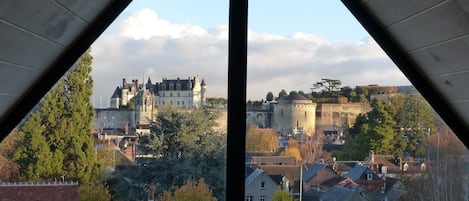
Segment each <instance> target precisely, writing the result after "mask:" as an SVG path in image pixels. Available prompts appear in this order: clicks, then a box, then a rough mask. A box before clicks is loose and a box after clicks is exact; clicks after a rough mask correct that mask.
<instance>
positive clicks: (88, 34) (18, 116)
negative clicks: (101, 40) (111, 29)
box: [0, 0, 132, 140]
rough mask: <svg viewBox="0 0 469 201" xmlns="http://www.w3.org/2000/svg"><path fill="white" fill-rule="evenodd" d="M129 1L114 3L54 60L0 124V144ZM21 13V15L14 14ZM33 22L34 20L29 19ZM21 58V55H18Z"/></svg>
mask: <svg viewBox="0 0 469 201" xmlns="http://www.w3.org/2000/svg"><path fill="white" fill-rule="evenodd" d="M131 1H132V0H114V1H113V2H112V3H111V4H110V5H109V6H108V7H107V8H105V10H103V12H101V14H99V15H98V17H97V18H96V20H94V21H93V22H91V23H90V24H89V26H88V27H87V29H86V30H85V31H84V32H83V33H82V34H81V35H80V36H79V37H78V38H77V39H76V40H75V41H74V42H73V43H72V44H71V45H70V46H69V47H68V48H66V49H65V51H64V52H63V53H62V54H61V55H60V56H59V57H58V58H57V59H56V60H55V62H54V63H53V64H52V65H51V66H50V67H49V68H48V70H47V71H46V72H44V73H43V74H42V75H41V77H40V78H39V79H38V80H37V81H36V82H35V83H34V84H33V85H32V86H31V87H30V88H29V89H28V91H27V93H26V94H24V95H23V96H22V97H21V98H20V100H19V101H18V102H17V103H16V104H15V105H14V106H13V107H11V108H9V110H8V112H7V113H6V114H5V116H4V117H3V118H2V119H1V120H0V128H1V129H0V140H3V139H4V138H5V137H6V136H7V135H8V134H9V133H10V132H11V131H12V130H13V129H14V128H15V127H16V126H17V125H18V124H19V123H20V122H21V120H22V119H23V118H25V116H26V115H27V114H28V113H29V112H30V111H31V110H32V109H33V108H34V106H36V104H37V103H38V102H39V101H40V100H41V98H42V97H43V96H44V95H45V94H46V93H47V92H48V91H49V90H50V89H51V88H52V86H54V84H55V83H56V82H57V81H58V80H59V79H60V78H61V77H62V76H63V75H64V74H65V72H67V70H68V69H70V67H71V66H72V65H73V64H74V63H75V62H76V61H77V60H78V58H79V57H80V56H81V55H82V54H83V53H84V52H85V51H86V50H87V49H88V48H89V47H90V46H91V44H92V43H93V42H94V41H95V40H96V39H97V38H98V37H99V36H100V35H101V34H102V33H103V32H104V30H106V28H107V27H108V26H109V25H110V24H111V23H112V22H113V21H114V19H116V18H117V16H118V15H119V14H120V13H121V12H122V11H123V10H124V9H125V8H126V7H127V6H128V5H129V3H130V2H131ZM18 12H21V11H18ZM32 20H34V19H32ZM18 54H21V52H18Z"/></svg>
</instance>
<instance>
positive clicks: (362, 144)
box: [245, 1, 469, 200]
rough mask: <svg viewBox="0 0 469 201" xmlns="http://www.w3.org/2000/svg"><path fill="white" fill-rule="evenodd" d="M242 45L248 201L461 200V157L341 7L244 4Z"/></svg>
mask: <svg viewBox="0 0 469 201" xmlns="http://www.w3.org/2000/svg"><path fill="white" fill-rule="evenodd" d="M248 37H249V43H248V83H247V85H248V86H247V91H248V94H247V97H248V101H247V114H246V127H247V133H246V140H247V141H246V174H245V176H246V186H245V194H246V195H245V196H246V199H247V200H248V198H249V199H252V200H260V199H263V198H265V199H266V200H270V199H272V198H273V197H276V198H279V197H284V199H287V200H291V198H285V197H288V196H291V197H294V198H295V199H298V200H302V199H304V200H310V199H313V200H319V199H321V200H345V199H346V198H349V197H351V195H352V194H355V195H357V196H360V197H363V198H364V200H385V199H388V200H397V199H401V200H431V199H433V198H435V197H437V198H438V199H450V200H463V199H465V198H467V195H468V192H469V190H468V189H467V187H466V186H467V185H466V183H465V180H467V179H468V178H467V171H468V170H467V165H468V164H467V160H466V159H465V158H466V157H467V148H466V147H464V145H463V144H462V143H461V142H460V141H459V140H458V139H457V138H456V137H455V136H454V134H453V133H452V131H451V130H450V129H449V128H448V126H447V125H446V124H445V123H444V122H443V121H442V120H441V118H440V117H439V116H438V115H437V114H436V112H435V111H434V110H433V109H432V108H431V107H430V106H429V104H428V103H427V102H426V101H425V100H424V99H423V97H422V96H421V95H420V94H419V93H418V92H417V91H416V89H415V88H414V87H413V86H412V85H411V84H410V82H409V81H408V80H407V79H406V77H405V76H404V75H403V74H402V73H401V72H400V71H399V69H398V68H397V67H396V66H395V65H394V64H393V62H392V61H391V60H390V59H389V58H388V57H387V55H386V54H385V53H384V52H383V51H382V50H381V49H380V47H379V46H378V45H377V44H376V42H375V41H374V40H373V39H372V38H371V37H370V36H369V35H368V34H367V33H366V31H365V30H364V29H363V28H362V27H361V25H360V24H358V22H357V20H356V19H355V18H354V17H353V16H352V15H351V14H350V13H349V11H348V10H347V9H346V8H345V7H344V6H343V5H342V4H341V2H338V1H337V2H335V1H331V2H320V3H319V2H309V1H300V2H295V3H290V2H289V3H286V2H270V1H269V2H259V1H251V2H250V4H249V36H248ZM448 169H451V170H454V172H452V171H447V170H448ZM455 175H459V177H458V178H457V179H456V177H457V176H455ZM448 186H454V188H447V187H448ZM457 192H459V193H457ZM341 196H344V197H341Z"/></svg>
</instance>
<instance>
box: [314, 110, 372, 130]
mask: <svg viewBox="0 0 469 201" xmlns="http://www.w3.org/2000/svg"><path fill="white" fill-rule="evenodd" d="M370 110H371V107H370V104H367V103H347V104H331V103H322V104H318V106H317V109H316V127H317V129H318V130H323V131H332V130H335V131H339V132H341V131H343V130H345V129H346V128H350V127H351V126H353V124H354V123H355V119H356V117H357V115H358V114H363V113H367V112H369V111H370Z"/></svg>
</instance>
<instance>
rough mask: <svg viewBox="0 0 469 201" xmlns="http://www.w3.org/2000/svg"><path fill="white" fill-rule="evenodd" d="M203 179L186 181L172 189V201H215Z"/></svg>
mask: <svg viewBox="0 0 469 201" xmlns="http://www.w3.org/2000/svg"><path fill="white" fill-rule="evenodd" d="M216 200H217V199H216V198H215V197H213V195H212V192H210V189H209V188H208V186H207V185H205V182H204V179H203V178H201V179H199V181H198V182H194V181H188V182H186V184H184V185H183V186H181V187H179V188H178V189H176V190H175V191H174V201H216Z"/></svg>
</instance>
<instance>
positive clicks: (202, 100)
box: [200, 79, 207, 106]
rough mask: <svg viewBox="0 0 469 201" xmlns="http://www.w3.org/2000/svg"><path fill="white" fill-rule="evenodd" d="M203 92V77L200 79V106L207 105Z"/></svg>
mask: <svg viewBox="0 0 469 201" xmlns="http://www.w3.org/2000/svg"><path fill="white" fill-rule="evenodd" d="M205 92H207V84H205V79H202V83H200V104H201V106H205V105H207V102H206V99H205Z"/></svg>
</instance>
